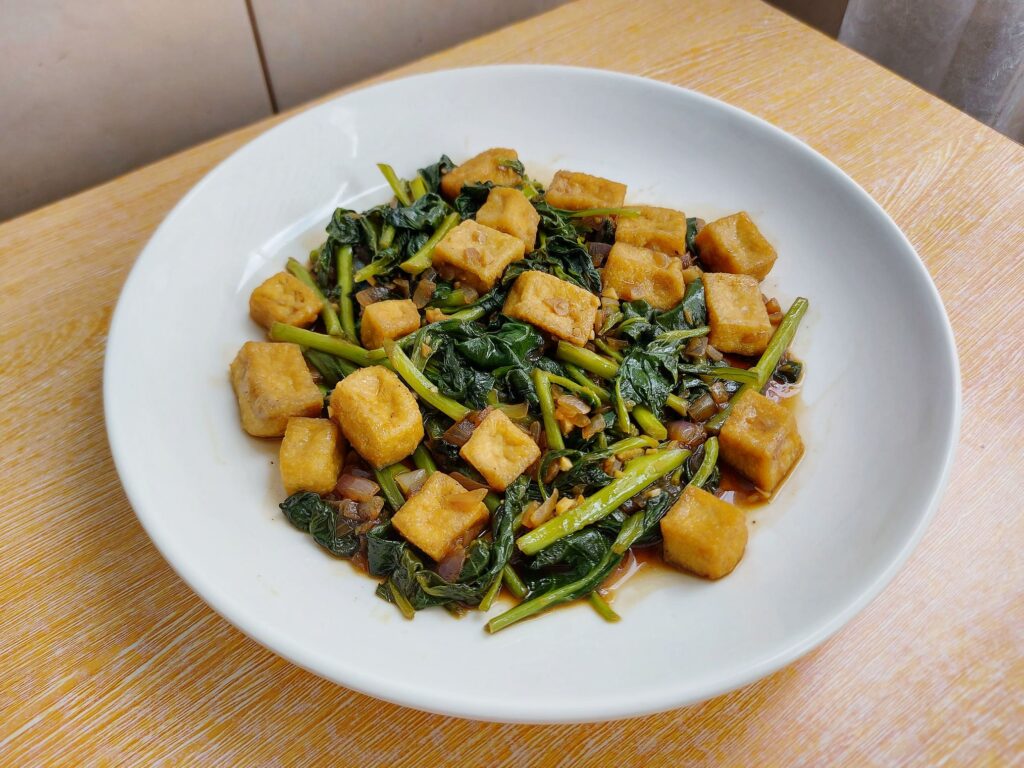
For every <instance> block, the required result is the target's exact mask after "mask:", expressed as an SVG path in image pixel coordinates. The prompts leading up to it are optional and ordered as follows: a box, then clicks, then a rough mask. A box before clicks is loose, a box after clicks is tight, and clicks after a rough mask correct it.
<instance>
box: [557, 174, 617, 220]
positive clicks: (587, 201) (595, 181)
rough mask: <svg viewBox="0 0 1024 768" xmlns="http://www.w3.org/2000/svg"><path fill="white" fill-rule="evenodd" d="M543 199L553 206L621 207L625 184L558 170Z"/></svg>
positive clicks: (572, 207) (568, 209)
mask: <svg viewBox="0 0 1024 768" xmlns="http://www.w3.org/2000/svg"><path fill="white" fill-rule="evenodd" d="M544 199H545V200H547V201H548V203H549V204H551V205H553V206H554V207H555V208H564V209H565V210H567V211H584V210H586V209H588V208H621V207H622V201H623V200H625V199H626V185H625V184H620V183H619V182H617V181H609V180H608V179H602V178H601V177H600V176H591V175H589V174H586V173H576V172H574V171H559V172H558V173H556V174H555V177H554V178H553V179H552V180H551V186H549V187H548V191H547V192H546V193H545V194H544Z"/></svg>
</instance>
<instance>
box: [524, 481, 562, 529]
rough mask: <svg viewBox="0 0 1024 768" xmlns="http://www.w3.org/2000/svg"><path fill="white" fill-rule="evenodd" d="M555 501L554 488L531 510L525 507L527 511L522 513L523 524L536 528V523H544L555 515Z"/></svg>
mask: <svg viewBox="0 0 1024 768" xmlns="http://www.w3.org/2000/svg"><path fill="white" fill-rule="evenodd" d="M557 503H558V489H557V488H556V489H555V490H553V491H552V492H551V495H550V496H548V497H547V498H546V499H544V503H543V504H538V505H537V506H536V507H534V508H533V509H532V510H531V509H530V508H529V507H527V511H526V512H524V513H523V525H525V526H526V527H527V528H536V527H537V526H538V525H541V524H543V523H546V522H547V521H548V520H550V519H551V518H552V517H554V516H555V504H557Z"/></svg>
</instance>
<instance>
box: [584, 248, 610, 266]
mask: <svg viewBox="0 0 1024 768" xmlns="http://www.w3.org/2000/svg"><path fill="white" fill-rule="evenodd" d="M611 250H612V247H611V246H610V245H608V243H587V251H588V252H589V253H590V260H591V261H592V262H593V263H594V266H595V267H600V266H601V265H602V264H604V260H605V259H607V258H608V254H609V253H610V252H611Z"/></svg>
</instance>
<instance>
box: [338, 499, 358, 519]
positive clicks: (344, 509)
mask: <svg viewBox="0 0 1024 768" xmlns="http://www.w3.org/2000/svg"><path fill="white" fill-rule="evenodd" d="M331 506H332V507H334V509H335V510H336V511H337V512H338V514H339V515H341V516H342V517H344V518H345V519H347V520H354V521H356V522H358V521H359V520H361V518H360V516H359V505H358V504H356V503H355V502H354V501H352V499H341V500H340V501H334V502H331Z"/></svg>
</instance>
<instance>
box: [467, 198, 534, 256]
mask: <svg viewBox="0 0 1024 768" xmlns="http://www.w3.org/2000/svg"><path fill="white" fill-rule="evenodd" d="M476 220H477V223H479V224H483V225H484V226H485V227H490V228H491V229H496V230H498V231H499V232H504V233H505V234H506V235H512V237H518V238H519V239H520V240H522V241H523V245H524V246H525V247H526V252H527V253H529V252H530V251H532V250H533V246H534V243H536V241H537V225H538V224H540V214H539V213H537V209H536V208H534V207H533V206H532V205H530V201H529V200H527V199H526V195H524V194H523V193H522V192H521V191H520V190H518V189H509V188H508V187H495V188H494V189H492V190H491V191H490V193H489V194H488V195H487V202H486V203H484V204H483V205H482V206H480V210H479V211H477V212H476Z"/></svg>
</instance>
